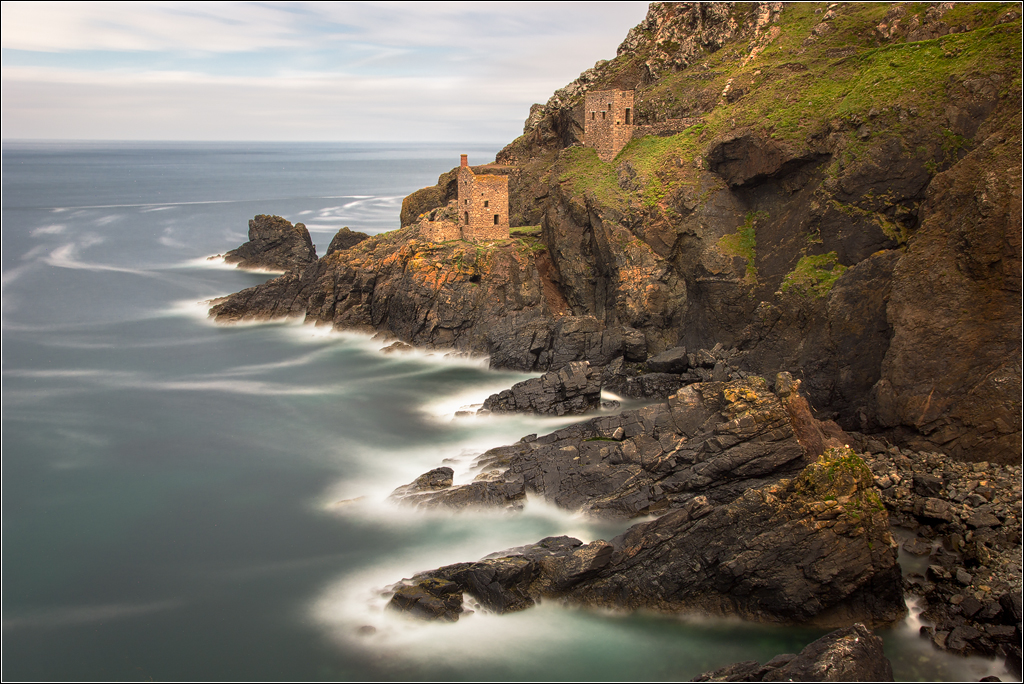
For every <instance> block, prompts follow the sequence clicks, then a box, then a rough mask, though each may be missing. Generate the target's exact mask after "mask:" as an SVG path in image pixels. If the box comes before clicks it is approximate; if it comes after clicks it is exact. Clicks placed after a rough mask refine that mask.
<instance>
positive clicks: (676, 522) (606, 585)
mask: <svg viewBox="0 0 1024 684" xmlns="http://www.w3.org/2000/svg"><path fill="white" fill-rule="evenodd" d="M888 524H889V523H888V516H887V514H886V512H885V508H884V506H882V505H881V500H880V499H879V497H878V494H877V490H875V489H874V487H873V483H872V478H871V475H870V471H869V470H868V469H867V468H866V467H865V466H864V464H863V462H861V461H860V459H859V458H857V457H856V456H855V455H854V454H853V453H852V452H851V451H850V450H848V449H830V450H829V451H828V452H827V453H826V454H825V455H824V456H823V457H822V458H821V459H819V460H818V461H816V462H815V463H812V464H811V465H809V466H808V467H807V468H806V469H804V471H803V472H802V473H801V474H800V475H799V476H798V477H797V478H795V479H793V480H790V481H783V482H780V483H778V484H774V485H767V486H763V487H760V488H756V489H748V490H747V491H746V492H744V494H743V495H742V496H740V497H739V498H738V499H736V500H734V501H732V502H731V503H728V504H723V505H720V506H713V505H711V504H710V502H709V501H708V500H707V499H706V498H705V497H697V498H695V499H692V500H691V501H690V502H688V503H687V504H686V505H685V506H684V507H683V508H681V509H679V510H676V511H672V512H670V513H668V514H666V515H665V516H663V517H662V518H660V519H658V520H656V521H654V522H650V523H642V524H640V525H635V526H634V527H632V528H630V530H629V531H627V532H626V533H625V534H624V535H623V536H621V537H619V538H616V539H614V540H612V544H613V545H614V546H615V548H616V553H615V555H614V556H613V557H612V560H611V562H610V563H609V564H608V566H607V567H606V568H605V569H604V570H602V571H601V572H600V573H599V574H598V576H597V577H596V578H595V579H593V580H590V581H588V582H585V583H581V584H580V585H578V586H577V587H575V588H573V590H572V591H571V592H569V594H568V596H569V599H570V600H574V601H579V602H583V603H587V604H591V605H607V606H621V607H628V608H639V607H651V608H657V609H660V610H698V611H703V612H709V613H712V614H738V615H740V616H743V617H746V618H748V619H754V620H761V621H769V622H793V623H815V624H819V625H823V626H828V625H836V624H843V623H847V622H848V621H850V620H853V619H856V620H863V621H867V622H870V623H874V624H880V623H888V622H892V621H894V620H896V619H898V618H900V617H902V616H903V614H904V612H905V608H904V605H903V592H902V579H901V577H900V570H899V565H898V563H897V562H896V552H895V548H894V543H893V541H892V538H891V537H890V536H889V530H888ZM655 578H657V579H656V580H655Z"/></svg>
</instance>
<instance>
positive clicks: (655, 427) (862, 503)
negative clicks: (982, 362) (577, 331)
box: [389, 374, 1022, 681]
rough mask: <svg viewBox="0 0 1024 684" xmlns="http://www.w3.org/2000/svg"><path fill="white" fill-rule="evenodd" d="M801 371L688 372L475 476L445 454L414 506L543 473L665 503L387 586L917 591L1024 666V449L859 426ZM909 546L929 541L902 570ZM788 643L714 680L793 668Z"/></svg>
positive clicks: (548, 592) (869, 605) (405, 607)
mask: <svg viewBox="0 0 1024 684" xmlns="http://www.w3.org/2000/svg"><path fill="white" fill-rule="evenodd" d="M798 387H799V383H794V382H793V380H792V378H791V377H788V376H787V375H785V374H783V375H780V376H779V377H778V378H776V381H775V383H774V387H770V386H769V385H768V383H766V382H765V381H764V380H763V379H762V378H744V379H740V380H735V381H731V382H728V383H714V382H711V383H696V384H691V385H688V386H684V387H682V388H680V390H679V391H678V392H677V393H675V394H673V395H671V396H670V397H669V399H668V400H667V401H666V402H665V403H664V404H653V405H651V406H648V407H646V408H644V409H639V410H635V411H626V412H623V413H622V414H620V415H618V416H604V417H600V418H593V419H590V420H589V421H585V422H583V423H578V424H575V425H571V426H569V427H566V428H562V429H560V430H556V431H555V432H553V433H551V434H550V435H546V436H544V437H541V438H538V437H536V436H532V435H531V436H528V437H525V438H524V439H523V440H521V441H520V442H518V443H517V444H514V445H509V446H507V447H498V448H496V449H491V450H490V451H488V452H486V453H484V454H482V455H481V456H480V457H479V458H478V460H477V461H476V463H475V465H474V467H475V468H476V469H478V470H480V474H479V475H478V477H477V479H476V481H474V482H472V483H470V484H466V485H453V480H452V474H453V473H452V471H451V469H450V468H444V467H442V468H438V469H435V470H433V471H430V472H429V473H426V474H424V475H423V476H422V477H420V478H418V479H417V481H416V482H414V483H411V484H410V485H406V486H404V487H400V488H398V489H397V490H396V491H395V492H394V494H393V495H392V499H393V500H395V501H396V502H397V503H399V504H401V505H413V506H417V507H445V508H453V509H462V508H466V507H474V506H477V507H500V508H509V509H517V508H520V507H521V506H522V504H523V502H524V500H525V496H526V493H527V492H529V493H532V494H535V495H540V496H544V497H545V498H547V499H548V500H549V501H551V502H553V503H555V504H556V505H558V506H560V507H563V508H567V509H570V510H586V511H588V512H589V513H590V514H591V515H598V516H613V517H627V518H635V517H641V516H643V515H649V514H652V513H654V514H658V515H660V517H658V518H657V519H656V520H654V521H651V522H643V523H640V524H638V525H635V526H633V527H632V528H630V529H629V530H628V531H627V532H626V533H624V534H623V535H620V536H619V537H617V538H615V539H612V540H610V541H607V542H606V541H600V540H599V541H594V542H590V543H588V544H584V543H583V542H581V541H579V540H577V539H573V538H570V537H557V538H547V539H543V540H540V541H539V542H537V543H536V544H533V545H527V546H525V547H519V548H515V549H508V550H505V551H501V552H496V553H493V554H491V555H490V556H488V557H486V558H483V559H480V560H478V561H471V562H465V563H457V564H455V565H451V566H445V567H442V568H438V569H436V570H432V571H427V572H424V573H420V574H418V575H416V576H415V577H413V578H410V579H407V580H403V581H402V582H399V583H398V584H396V585H394V586H393V587H392V588H391V589H390V591H391V592H393V596H392V598H391V601H390V604H389V605H390V607H391V608H393V609H395V610H398V611H400V612H403V613H406V614H409V615H412V616H415V617H419V618H425V619H440V620H449V621H455V620H458V619H459V617H460V615H462V614H463V613H464V611H465V610H467V609H466V607H465V606H466V605H467V604H468V603H467V602H469V603H472V604H473V605H475V606H476V608H477V609H485V610H490V611H494V612H499V613H503V612H509V611H516V610H523V609H526V608H528V607H530V606H531V605H533V604H534V603H536V602H538V601H544V600H556V601H560V602H565V603H571V604H579V605H585V606H594V607H602V606H603V607H611V608H619V609H622V608H626V609H637V608H646V609H655V610H661V611H667V612H680V611H682V612H695V613H697V614H704V615H741V616H743V617H745V618H746V619H753V620H758V621H768V622H782V623H792V624H805V625H806V624H813V625H819V626H840V625H850V624H852V623H853V622H855V621H861V622H866V623H868V624H874V625H886V624H891V623H892V622H894V621H895V620H898V619H900V618H901V617H902V616H903V614H904V612H905V609H904V596H905V595H906V596H913V597H916V599H917V601H918V605H919V606H921V607H922V608H923V611H922V613H921V615H920V618H921V619H922V620H924V621H926V622H928V623H931V624H927V625H926V626H925V627H922V630H921V636H922V638H927V639H929V640H931V642H932V643H933V644H934V645H935V646H936V647H937V648H940V649H942V650H945V651H947V652H950V653H954V654H957V655H981V656H986V657H993V658H999V659H1002V660H1003V661H1004V662H1005V664H1006V667H1007V668H1008V669H1009V670H1010V672H1015V673H1018V676H1019V673H1020V670H1021V648H1020V643H1021V588H1022V587H1021V540H1020V536H1021V535H1020V530H1021V468H1020V467H1019V466H1000V465H997V464H984V463H979V464H964V463H961V462H957V461H954V460H952V459H949V458H948V457H946V456H944V455H942V454H939V453H935V452H912V451H909V450H906V449H902V450H901V449H900V448H898V447H895V446H891V445H888V444H886V443H884V442H883V441H880V440H879V439H878V438H876V437H872V436H866V435H862V434H859V433H845V432H842V431H841V430H840V429H839V428H838V426H835V425H834V424H828V423H822V422H821V421H818V420H816V419H814V418H813V417H812V416H811V412H810V410H809V406H808V405H807V402H806V400H805V399H804V398H803V397H801V396H800V395H799V393H798ZM841 440H844V441H845V442H847V443H846V444H842V445H840V444H839V442H840V441H841ZM752 449H754V450H756V451H757V453H756V454H751V453H750V452H751V450H752ZM666 457H667V458H666ZM680 466H682V467H680ZM740 521H742V522H740ZM897 550H899V551H900V552H901V553H902V554H903V555H904V562H906V559H908V558H910V559H913V558H917V559H920V560H919V561H918V562H916V564H912V565H909V567H908V568H904V569H903V572H902V573H901V571H900V565H899V564H898V563H897V561H896V555H897V553H896V552H897ZM911 563H915V562H914V561H911ZM470 612H471V611H470ZM843 629H845V630H849V629H851V628H848V627H847V628H843ZM843 629H841V630H839V632H836V633H833V634H830V635H829V637H828V638H830V639H840V636H841V633H842V632H843ZM857 629H861V630H863V631H864V632H866V633H867V634H868V635H870V632H869V631H868V630H867V629H866V628H864V627H863V626H861V627H859V628H857ZM872 638H873V637H872ZM808 648H810V646H809V647H808ZM787 658H789V659H792V658H793V657H792V656H787V657H786V658H782V657H780V658H777V659H775V660H773V661H772V662H771V663H768V664H766V665H765V666H759V665H757V664H756V663H753V664H752V663H743V664H737V665H735V666H732V667H730V668H723V669H722V670H720V671H716V672H714V673H706V674H705V675H703V677H704V679H703V680H700V681H762V680H763V681H769V680H777V679H778V677H782V676H785V677H790V676H792V672H791V669H780V668H784V666H785V665H786V663H788V662H790V660H787ZM864 662H865V663H870V662H871V658H867V659H866V660H865V661H864ZM850 666H851V667H852V665H850ZM865 666H866V665H865ZM794 667H795V666H794ZM823 667H824V666H819V670H821V672H822V673H823V672H824V671H825V670H824V669H822V668H823ZM766 668H767V669H766ZM826 669H827V668H826ZM776 670H778V672H776ZM783 672H789V673H790V674H786V675H783V674H782V673H783ZM808 672H810V671H809V670H806V671H804V672H803V675H804V676H810V675H808ZM819 674H820V675H821V677H822V679H819V680H820V681H833V679H827V678H824V677H826V675H825V674H821V673H819ZM876 674H877V673H876ZM847 675H849V672H847V673H846V675H841V676H840V675H836V677H837V678H836V679H834V681H840V680H842V679H843V678H844V677H846V676H847ZM829 676H831V675H829ZM890 677H891V673H890Z"/></svg>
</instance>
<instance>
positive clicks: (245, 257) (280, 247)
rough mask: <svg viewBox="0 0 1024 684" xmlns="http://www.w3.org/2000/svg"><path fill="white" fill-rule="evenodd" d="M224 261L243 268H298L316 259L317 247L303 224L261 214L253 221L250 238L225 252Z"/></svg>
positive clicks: (250, 221) (272, 269)
mask: <svg viewBox="0 0 1024 684" xmlns="http://www.w3.org/2000/svg"><path fill="white" fill-rule="evenodd" d="M224 261H225V262H227V263H229V264H238V267H239V268H251V269H260V270H267V271H296V270H301V269H303V268H305V267H306V266H308V265H309V264H311V263H315V262H316V247H315V246H314V245H313V240H312V239H311V238H310V237H309V231H308V230H306V226H304V225H303V224H301V223H296V224H295V225H294V226H293V225H292V224H291V223H290V222H289V221H287V220H285V219H283V218H281V217H280V216H268V215H266V214H260V215H258V216H256V217H255V218H253V219H250V220H249V241H248V242H246V243H245V244H244V245H242V246H241V247H239V248H238V249H233V250H231V251H230V252H228V253H227V254H225V255H224Z"/></svg>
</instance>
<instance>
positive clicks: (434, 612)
mask: <svg viewBox="0 0 1024 684" xmlns="http://www.w3.org/2000/svg"><path fill="white" fill-rule="evenodd" d="M388 608H390V609H392V610H397V611H400V612H404V613H409V614H410V615H412V616H414V617H418V618H423V619H427V620H444V621H447V622H457V621H458V619H459V615H461V614H462V589H461V588H460V587H459V585H458V584H456V583H455V582H448V581H445V580H441V579H434V578H425V579H422V580H420V581H418V582H416V583H415V584H409V585H402V586H399V587H397V588H396V589H395V593H394V595H393V596H392V597H391V600H390V601H389V602H388Z"/></svg>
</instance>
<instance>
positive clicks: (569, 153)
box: [557, 147, 628, 209]
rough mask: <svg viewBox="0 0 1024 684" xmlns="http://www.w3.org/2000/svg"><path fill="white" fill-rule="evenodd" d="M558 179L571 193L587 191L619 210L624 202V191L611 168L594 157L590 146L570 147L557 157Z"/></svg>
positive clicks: (581, 194) (581, 193)
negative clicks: (566, 185) (567, 186)
mask: <svg viewBox="0 0 1024 684" xmlns="http://www.w3.org/2000/svg"><path fill="white" fill-rule="evenodd" d="M558 165H559V169H558V171H559V173H558V176H557V178H558V181H559V182H560V183H568V184H569V187H570V190H571V194H573V195H577V196H580V197H582V196H583V195H585V194H590V195H591V196H592V197H594V198H595V199H596V200H598V201H599V202H601V203H602V204H604V205H605V206H611V207H617V208H620V209H623V208H625V207H626V206H627V204H628V199H627V193H625V192H624V191H623V190H622V188H620V187H619V183H618V179H617V177H616V175H615V167H614V166H612V165H611V164H609V163H607V162H603V161H601V160H600V159H598V157H597V150H595V149H593V148H590V147H570V148H568V149H567V150H565V151H564V152H563V154H562V156H561V157H560V158H559V160H558Z"/></svg>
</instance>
